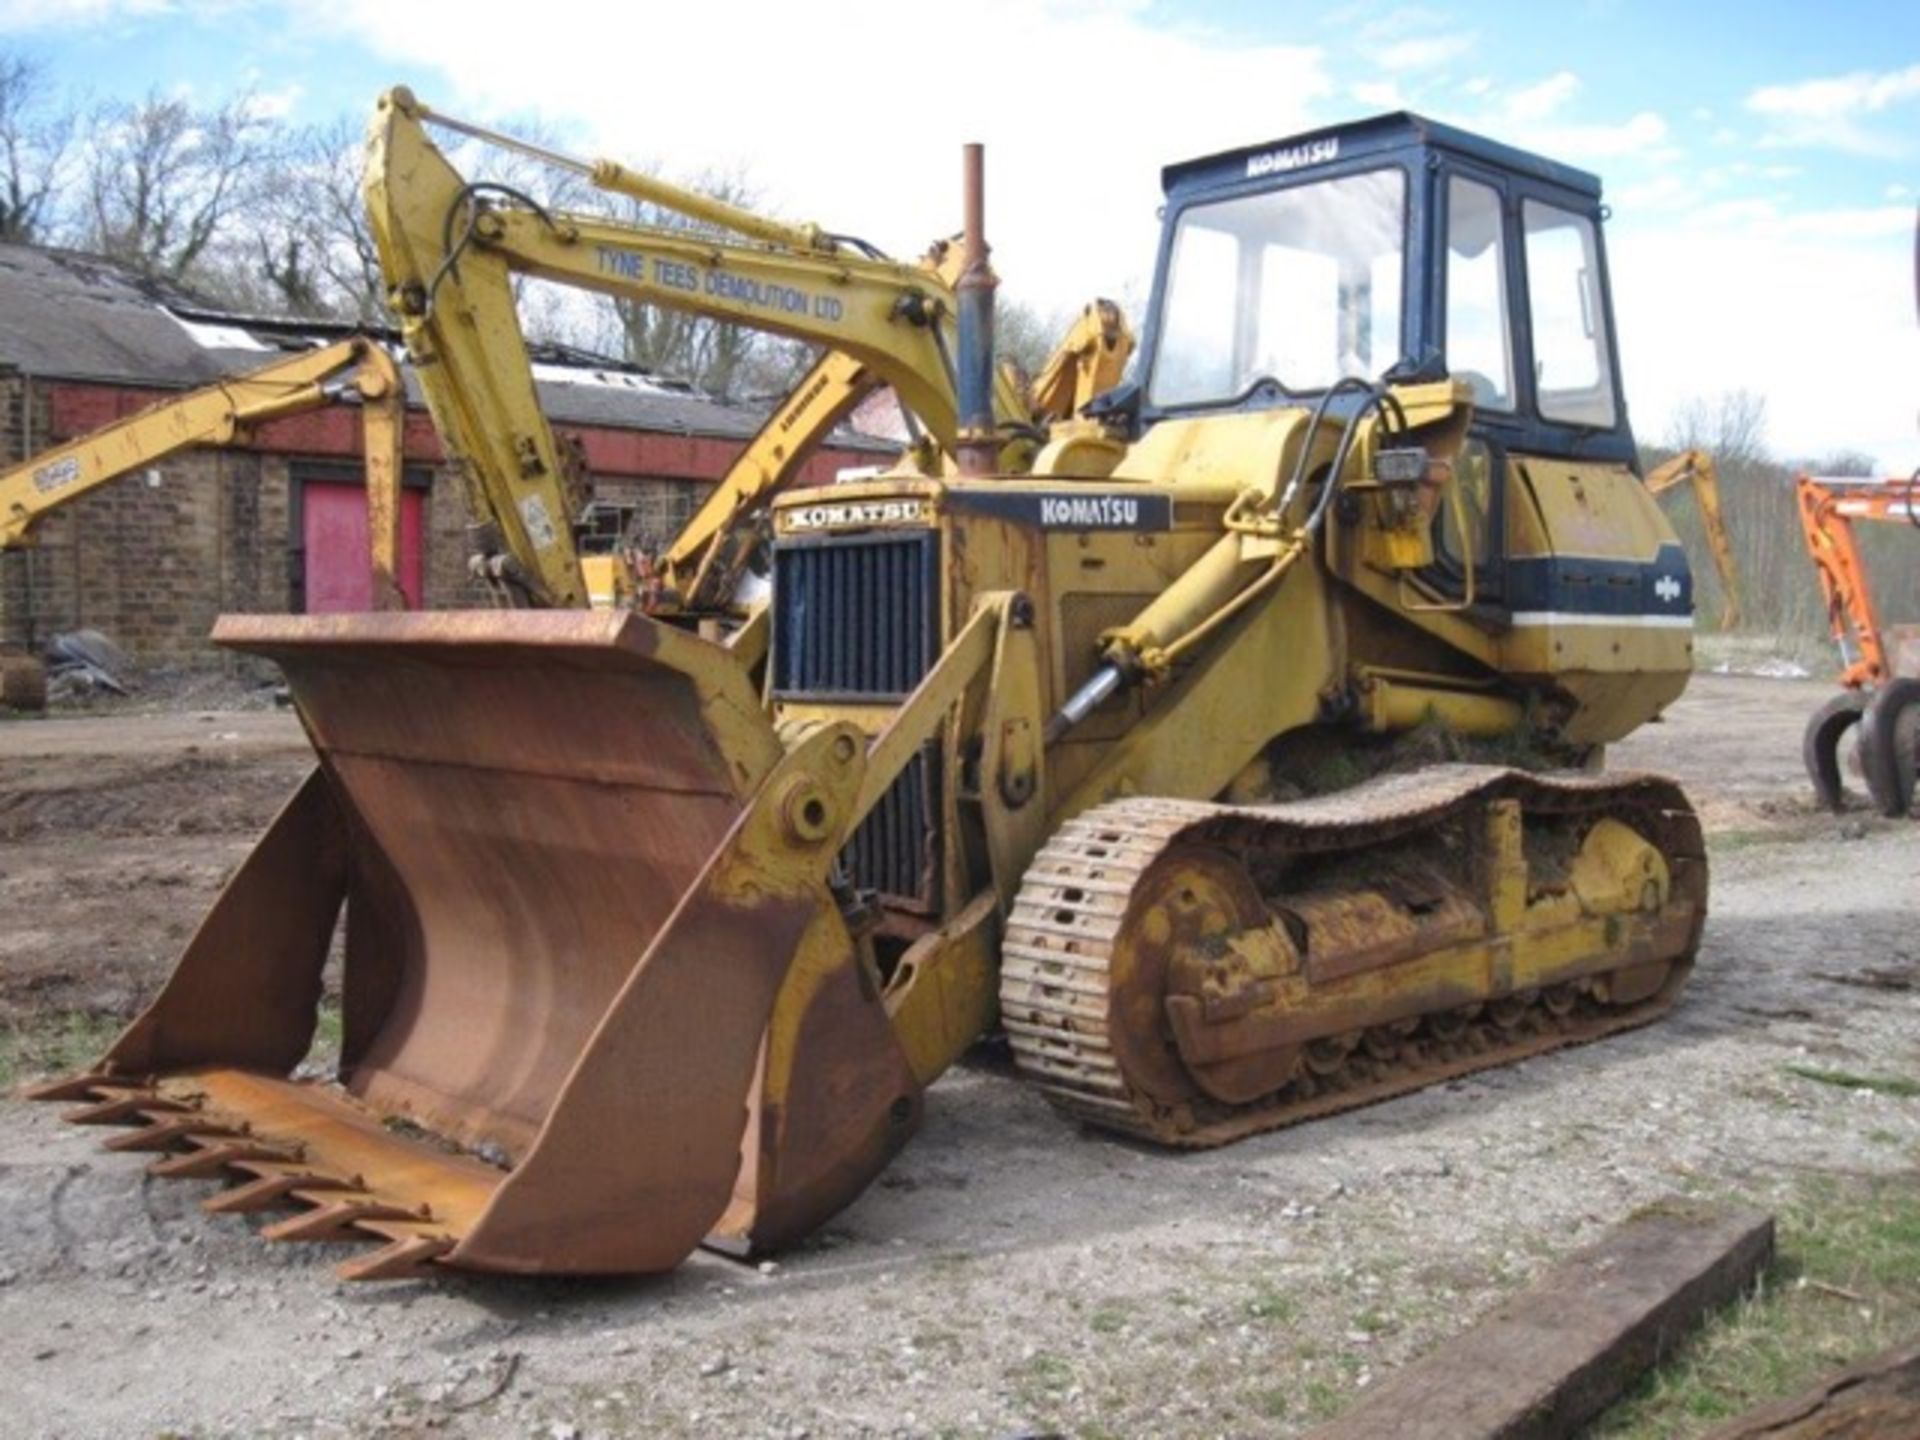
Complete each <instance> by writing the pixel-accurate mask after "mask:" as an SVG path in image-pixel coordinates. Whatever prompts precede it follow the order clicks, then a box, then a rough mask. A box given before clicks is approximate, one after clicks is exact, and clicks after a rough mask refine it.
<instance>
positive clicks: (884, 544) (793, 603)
mask: <svg viewBox="0 0 1920 1440" xmlns="http://www.w3.org/2000/svg"><path fill="white" fill-rule="evenodd" d="M937 538H938V537H937V536H936V535H935V534H934V533H933V532H932V531H930V530H918V531H914V532H913V533H912V534H908V535H876V536H856V537H851V538H848V539H845V540H835V541H833V542H832V543H830V544H825V545H785V546H781V547H780V548H779V549H777V550H776V551H775V552H774V577H773V663H774V676H773V688H774V693H775V694H777V695H779V696H781V697H782V698H787V699H801V698H807V699H828V698H831V699H835V700H853V699H867V700H896V699H899V698H901V697H902V696H905V695H906V694H908V693H909V692H911V691H912V689H913V687H914V686H915V685H917V684H919V683H920V678H921V677H922V676H923V675H925V674H926V673H927V670H928V668H929V667H930V666H931V665H932V664H933V660H934V656H935V655H936V654H937V653H938V651H937V646H938V643H939V640H938V635H937V626H938V620H939V605H938V598H939V590H938V586H937V583H936V575H935V569H934V545H935V543H936V541H937Z"/></svg>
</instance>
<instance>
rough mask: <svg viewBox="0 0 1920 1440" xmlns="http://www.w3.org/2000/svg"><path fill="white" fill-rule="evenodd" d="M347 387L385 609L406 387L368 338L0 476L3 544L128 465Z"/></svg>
mask: <svg viewBox="0 0 1920 1440" xmlns="http://www.w3.org/2000/svg"><path fill="white" fill-rule="evenodd" d="M349 391H351V392H353V393H355V394H357V395H358V397H359V398H360V401H361V405H362V409H361V414H362V416H363V419H364V423H365V446H364V449H365V455H366V466H367V504H368V508H369V512H370V513H369V516H368V521H369V529H370V531H371V534H372V540H373V555H372V566H373V573H374V582H375V583H374V595H375V597H376V602H377V603H379V604H381V605H382V606H383V608H399V607H401V606H403V605H404V603H405V602H404V599H403V598H402V597H401V593H400V587H399V583H398V581H397V579H396V578H395V577H396V576H397V574H398V569H397V565H398V560H399V494H400V490H399V487H400V445H401V426H402V421H403V417H404V415H405V406H406V391H405V390H404V389H403V388H402V386H401V382H400V372H399V369H398V367H397V366H395V364H394V362H393V358H392V357H391V356H390V355H388V354H387V352H386V350H385V349H383V348H382V347H381V346H380V345H379V344H378V343H377V342H375V341H373V340H369V339H367V338H365V337H364V336H357V335H356V336H354V337H352V338H351V339H347V340H340V341H336V342H335V343H334V344H331V345H325V346H322V347H320V348H319V349H316V350H304V351H301V352H299V353H298V354H294V355H289V356H286V357H285V358H283V359H279V360H275V361H273V362H272V363H270V364H267V365H263V366H261V367H260V368H259V369H257V370H250V371H248V372H247V373H245V374H243V375H235V376H231V377H229V378H227V379H224V380H217V381H215V382H214V383H213V384H211V385H205V386H202V387H201V388H200V389H198V390H193V391H189V392H188V393H187V394H185V395H180V396H176V397H174V398H172V399H169V400H161V401H158V402H156V403H155V404H153V405H150V406H148V407H147V408H146V409H145V410H142V411H140V412H139V413H138V414H135V415H129V416H127V417H126V419H124V420H116V421H114V422H113V423H112V424H111V425H106V426H103V427H102V428H100V429H98V430H94V431H91V432H89V433H88V434H85V435H82V436H80V437H79V438H78V439H76V440H70V441H68V442H67V443H66V444H64V445H61V446H58V447H56V448H54V449H52V450H45V451H42V452H41V453H40V454H38V455H35V456H33V457H31V458H30V459H28V460H25V461H23V462H21V463H20V464H18V465H16V466H14V467H13V468H12V469H11V470H7V471H5V472H0V549H9V550H10V549H16V548H20V547H23V546H27V545H30V544H32V543H33V528H34V525H35V524H36V522H38V521H39V520H40V519H41V517H43V516H44V515H46V514H47V513H48V512H49V511H52V510H56V509H58V508H59V507H60V506H62V505H67V504H70V503H72V502H73V501H75V500H78V499H79V498H80V497H81V496H83V495H86V494H89V493H91V492H92V491H94V490H96V489H98V488H99V487H100V486H102V485H105V484H108V483H110V482H111V481H114V480H117V479H119V478H120V477H121V476H122V475H125V474H127V473H128V472H130V471H133V470H138V469H139V468H141V467H142V466H144V465H151V464H153V463H155V462H156V461H159V460H163V459H165V458H166V457H167V456H169V455H173V454H176V453H178V452H179V451H181V450H186V449H190V448H192V447H193V446H196V445H214V446H217V445H230V444H232V443H234V441H235V440H237V439H239V438H241V437H242V436H244V435H245V434H246V433H247V431H248V430H249V429H250V428H251V427H253V426H255V425H259V424H262V423H263V422H265V421H268V420H273V419H276V418H278V417H279V416H282V415H296V414H299V413H301V412H302V411H306V410H312V409H315V408H317V407H319V406H322V405H327V404H330V403H332V402H333V401H334V400H335V399H336V398H337V397H339V396H341V395H343V394H345V393H347V392H349Z"/></svg>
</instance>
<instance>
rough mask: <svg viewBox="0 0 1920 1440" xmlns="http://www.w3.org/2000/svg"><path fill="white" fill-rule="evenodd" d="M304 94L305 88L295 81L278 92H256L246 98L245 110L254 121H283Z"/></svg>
mask: <svg viewBox="0 0 1920 1440" xmlns="http://www.w3.org/2000/svg"><path fill="white" fill-rule="evenodd" d="M306 93H307V91H306V87H305V86H304V85H302V84H300V83H299V81H297V80H296V81H295V82H294V83H293V84H291V85H283V86H281V87H280V88H279V89H278V90H258V91H255V92H254V93H253V94H252V95H250V96H248V97H247V109H248V112H249V113H250V114H251V115H252V116H253V118H254V119H256V120H284V119H286V118H287V116H289V115H291V114H292V113H293V107H294V106H296V105H298V104H299V103H300V101H301V98H302V97H303V96H304V95H305V94H306Z"/></svg>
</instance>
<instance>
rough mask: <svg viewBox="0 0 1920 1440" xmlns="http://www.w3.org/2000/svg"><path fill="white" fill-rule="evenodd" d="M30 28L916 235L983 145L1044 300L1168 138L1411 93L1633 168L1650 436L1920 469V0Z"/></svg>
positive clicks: (1520, 136) (1005, 231) (555, 12)
mask: <svg viewBox="0 0 1920 1440" xmlns="http://www.w3.org/2000/svg"><path fill="white" fill-rule="evenodd" d="M496 16H497V18H495V17H496ZM0 43H4V44H6V45H9V46H12V47H14V48H16V49H24V50H26V51H29V52H31V53H34V54H36V55H38V56H39V57H40V58H41V59H43V60H44V61H45V62H46V65H47V68H48V69H49V71H50V72H51V73H52V74H53V76H54V77H55V78H56V79H57V80H58V81H60V82H62V83H64V84H67V85H69V86H72V87H73V88H74V89H76V90H77V91H81V92H85V93H90V94H92V95H94V96H108V95H126V94H138V93H143V92H145V91H147V90H149V89H158V90H161V91H164V92H169V93H171V92H176V91H178V92H184V93H188V94H191V95H193V96H194V97H195V98H197V99H200V100H205V101H212V100H217V99H221V98H224V97H225V96H226V95H227V94H229V93H231V92H232V91H233V90H234V89H235V88H236V87H245V88H249V89H251V90H252V91H253V92H254V93H255V94H256V95H257V96H259V97H260V102H261V103H262V104H264V105H267V106H269V107H271V108H273V109H274V110H275V111H276V112H278V113H283V114H285V115H286V116H287V117H288V118H290V119H292V120H294V121H296V122H306V121H319V120H327V119H331V118H333V117H335V116H338V115H341V114H355V115H358V114H362V113H365V112H366V111H368V110H369V109H370V107H371V104H372V101H373V98H374V97H375V95H376V94H377V93H378V92H379V91H380V89H382V88H383V87H385V86H387V85H392V84H400V83H404V84H407V85H410V86H412V87H413V88H414V90H415V91H416V92H418V93H419V94H420V95H421V96H422V98H424V99H426V100H427V101H429V103H432V104H434V105H437V106H438V107H440V108H442V109H444V110H446V111H449V112H451V113H455V114H462V113H464V114H467V115H470V116H471V117H473V118H476V119H483V120H492V121H495V122H497V123H501V124H504V125H507V126H509V127H510V126H511V124H512V122H514V121H515V120H526V119H530V118H537V119H538V120H539V121H540V122H542V123H543V124H544V125H545V126H546V127H548V128H549V130H551V131H552V132H553V133H555V134H557V135H559V136H561V137H564V139H565V142H566V143H567V144H568V145H569V146H572V147H576V148H578V149H579V150H581V151H583V152H590V153H607V154H611V155H615V156H617V157H619V158H622V159H627V160H631V161H635V162H641V163H645V164H649V165H654V166H658V167H661V168H664V169H666V170H668V171H670V172H676V173H679V174H690V173H696V172H699V171H702V170H711V169H722V170H744V171H745V172H746V173H747V174H748V175H749V176H750V177H751V179H752V181H753V183H754V184H755V185H756V186H757V187H758V188H759V191H760V193H761V194H762V195H763V196H764V197H765V203H766V204H767V205H768V206H769V207H771V208H774V209H777V210H778V211H780V212H781V213H784V214H786V215H788V216H789V217H791V218H794V219H806V220H817V221H819V222H820V223H822V224H824V225H826V226H828V227H829V228H830V229H834V230H840V231H847V232H851V233H855V234H860V235H863V236H865V237H867V238H868V239H871V240H873V241H875V242H876V243H878V244H881V245H882V246H884V247H885V248H887V249H888V250H890V251H892V252H894V253H897V254H911V253H914V252H916V251H918V250H919V249H920V248H921V247H922V246H923V245H924V244H925V242H926V241H927V240H929V239H931V238H932V237H933V236H935V235H937V234H944V233H947V232H949V231H951V230H952V229H954V228H956V227H957V222H958V213H959V195H958V174H959V145H960V142H961V141H963V140H968V139H979V140H984V141H986V142H987V145H988V147H989V148H988V161H987V165H988V191H989V199H988V225H989V232H990V234H991V236H992V237H993V239H994V241H995V247H996V249H995V260H996V264H997V267H998V269H999V270H1000V273H1001V275H1002V276H1003V278H1004V281H1005V283H1006V284H1007V286H1008V288H1009V289H1010V290H1011V291H1012V293H1013V294H1015V295H1016V296H1017V297H1018V298H1020V299H1022V300H1025V301H1026V302H1028V303H1029V304H1031V305H1033V306H1035V307H1036V308H1038V309H1039V310H1041V311H1042V312H1043V313H1045V312H1053V311H1061V312H1065V311H1067V310H1069V309H1071V308H1072V307H1074V306H1076V305H1077V304H1078V303H1080V302H1081V301H1082V300H1084V299H1085V298H1088V297H1090V296H1091V295H1093V294H1095V293H1104V294H1109V295H1114V296H1117V297H1120V298H1122V299H1124V300H1126V301H1127V302H1129V303H1130V305H1131V306H1132V307H1135V308H1136V309H1137V306H1138V304H1139V302H1140V301H1141V299H1142V298H1143V297H1144V295H1145V293H1146V288H1147V281H1148V278H1149V271H1150V269H1151V264H1152V250H1153V241H1154V235H1155V232H1156V222H1155V217H1154V210H1155V206H1156V203H1157V201H1158V197H1159V171H1160V167H1161V166H1162V165H1164V164H1166V163H1168V162H1171V161H1175V160H1178V159H1181V158H1184V157H1188V156H1192V155H1197V154H1203V153H1207V152H1210V151H1214V150H1219V149H1224V148H1228V147H1231V146H1236V145H1241V144H1247V143H1251V142H1256V141H1260V140H1266V139H1272V138H1277V137H1280V136H1283V135H1286V134H1288V133H1291V132H1293V131H1297V130H1300V129H1303V128H1307V127H1310V126H1317V125H1325V124H1332V123H1336V122H1339V121H1342V120H1349V119H1354V118H1358V117H1360V116H1362V115H1366V114H1371V113H1374V112H1377V111H1380V110H1383V109H1391V108H1400V107H1408V108H1413V109H1417V110H1419V111H1421V112H1423V113H1426V114H1429V115H1432V116H1434V117H1436V118H1439V119H1444V120H1448V121H1451V122H1453V123H1456V124H1460V125H1464V126H1466V127H1468V128H1471V129H1476V130H1479V131H1482V132H1484V133H1487V134H1490V135H1492V136H1494V137H1496V138H1498V139H1501V140H1505V141H1508V142H1511V143H1514V144H1517V145H1521V146H1524V147H1526V148H1529V149H1535V150H1539V151H1542V152H1544V153H1546V154H1548V155H1550V156H1552V157H1554V158H1556V159H1560V160H1565V161H1568V162H1571V163H1573V164H1577V165H1579V166H1582V167H1583V168H1586V169H1590V170H1593V171H1595V172H1597V173H1599V174H1600V175H1601V176H1602V177H1603V178H1604V181H1605V184H1606V189H1607V195H1608V199H1609V202H1610V203H1611V205H1612V208H1613V219H1612V222H1611V229H1610V235H1611V244H1612V249H1613V260H1614V269H1615V275H1614V293H1615V298H1616V304H1617V306H1618V308H1619V311H1620V316H1619V319H1620V329H1621V344H1622V350H1623V362H1624V368H1625V372H1626V382H1627V393H1628V399H1629V401H1630V403H1631V406H1632V413H1633V419H1634V423H1635V427H1636V429H1637V430H1638V431H1639V433H1640V434H1641V436H1642V438H1643V439H1646V440H1652V441H1658V440H1662V439H1665V438H1667V437H1668V436H1669V435H1670V433H1671V430H1672V425H1673V417H1674V415H1675V412H1676V411H1677V410H1678V409H1680V408H1681V407H1684V406H1685V405H1687V404H1688V403H1689V402H1691V401H1695V400H1699V399H1711V398H1712V397H1714V396H1716V395H1717V394H1719V393H1721V392H1725V391H1729V390H1733V389H1737V388H1746V389H1751V390H1755V391H1758V392H1759V393H1761V394H1762V395H1764V396H1765V397H1766V402H1767V415H1768V438H1769V441H1770V443H1771V444H1772V445H1773V447H1774V448H1775V449H1776V450H1778V451H1779V452H1781V453H1783V454H1785V455H1789V456H1809V455H1819V454H1823V453H1828V452H1832V451H1835V450H1839V449H1852V450H1864V451H1866V452H1868V453H1869V454H1873V455H1876V456H1878V457H1879V459H1880V460H1881V462H1882V464H1883V465H1885V466H1887V467H1888V468H1889V469H1894V468H1897V469H1898V470H1900V471H1901V472H1902V473H1904V472H1905V471H1908V470H1911V469H1912V468H1913V467H1914V466H1915V465H1916V464H1920V431H1917V430H1916V423H1917V419H1920V325H1916V319H1915V297H1914V293H1913V292H1914V274H1913V272H1914V255H1913V247H1914V235H1913V232H1914V220H1915V205H1916V200H1917V199H1920V5H1915V4H1914V3H1913V0H1868V3H1848V0H1829V3H1828V4H1826V5H1823V6H1818V7H1815V6H1810V5H1808V6H1799V5H1783V4H1776V5H1752V4H1743V3H1726V0H1697V3H1693V4H1686V5H1681V4H1674V3H1672V0H1666V3H1631V0H1567V3H1564V4H1560V5H1554V6H1545V5H1533V4H1528V5H1521V4H1501V3H1494V0H1478V3H1458V4H1452V3H1437V4H1434V5H1431V6H1425V5H1423V6H1420V7H1418V8H1402V9H1393V8H1391V7H1390V6H1386V5H1358V4H1355V5H1350V6H1341V5H1338V4H1335V5H1330V6H1329V5H1295V4H1285V3H1274V0H1267V3H1261V0H1227V3H1207V0H1183V3H1159V0H1113V3H1099V0H968V3H966V4H964V5H951V4H942V5H937V6H935V5H924V6H923V5H920V4H917V3H911V0H852V3H838V4H837V3H832V0H814V3H810V4H807V3H795V0H764V3H756V0H700V3H693V4H687V3H676V4H646V3H622V4H619V5H612V4H593V3H588V0H540V3H539V4H533V5H529V4H520V5H513V6H508V5H505V4H483V3H476V0H326V3H311V0H309V3H302V4H298V5H286V4H278V3H271V0H205V3H200V4H193V3H187V0H177V3H169V0H0Z"/></svg>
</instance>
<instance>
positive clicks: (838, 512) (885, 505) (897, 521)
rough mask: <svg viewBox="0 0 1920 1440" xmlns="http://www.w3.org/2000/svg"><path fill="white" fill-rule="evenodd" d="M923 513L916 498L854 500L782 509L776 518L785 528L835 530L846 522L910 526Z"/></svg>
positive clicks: (843, 526)
mask: <svg viewBox="0 0 1920 1440" xmlns="http://www.w3.org/2000/svg"><path fill="white" fill-rule="evenodd" d="M924 513H925V512H924V507H922V505H921V503H920V502H919V501H918V500H866V501H860V500H855V501H850V502H848V503H847V504H844V505H809V506H807V507H805V508H804V509H800V510H785V511H782V512H781V517H780V518H781V520H782V521H783V522H784V523H785V525H786V528H787V529H789V530H839V529H843V528H845V527H847V526H850V525H911V524H913V523H914V522H915V521H918V520H919V519H921V517H922V515H923V514H924Z"/></svg>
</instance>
